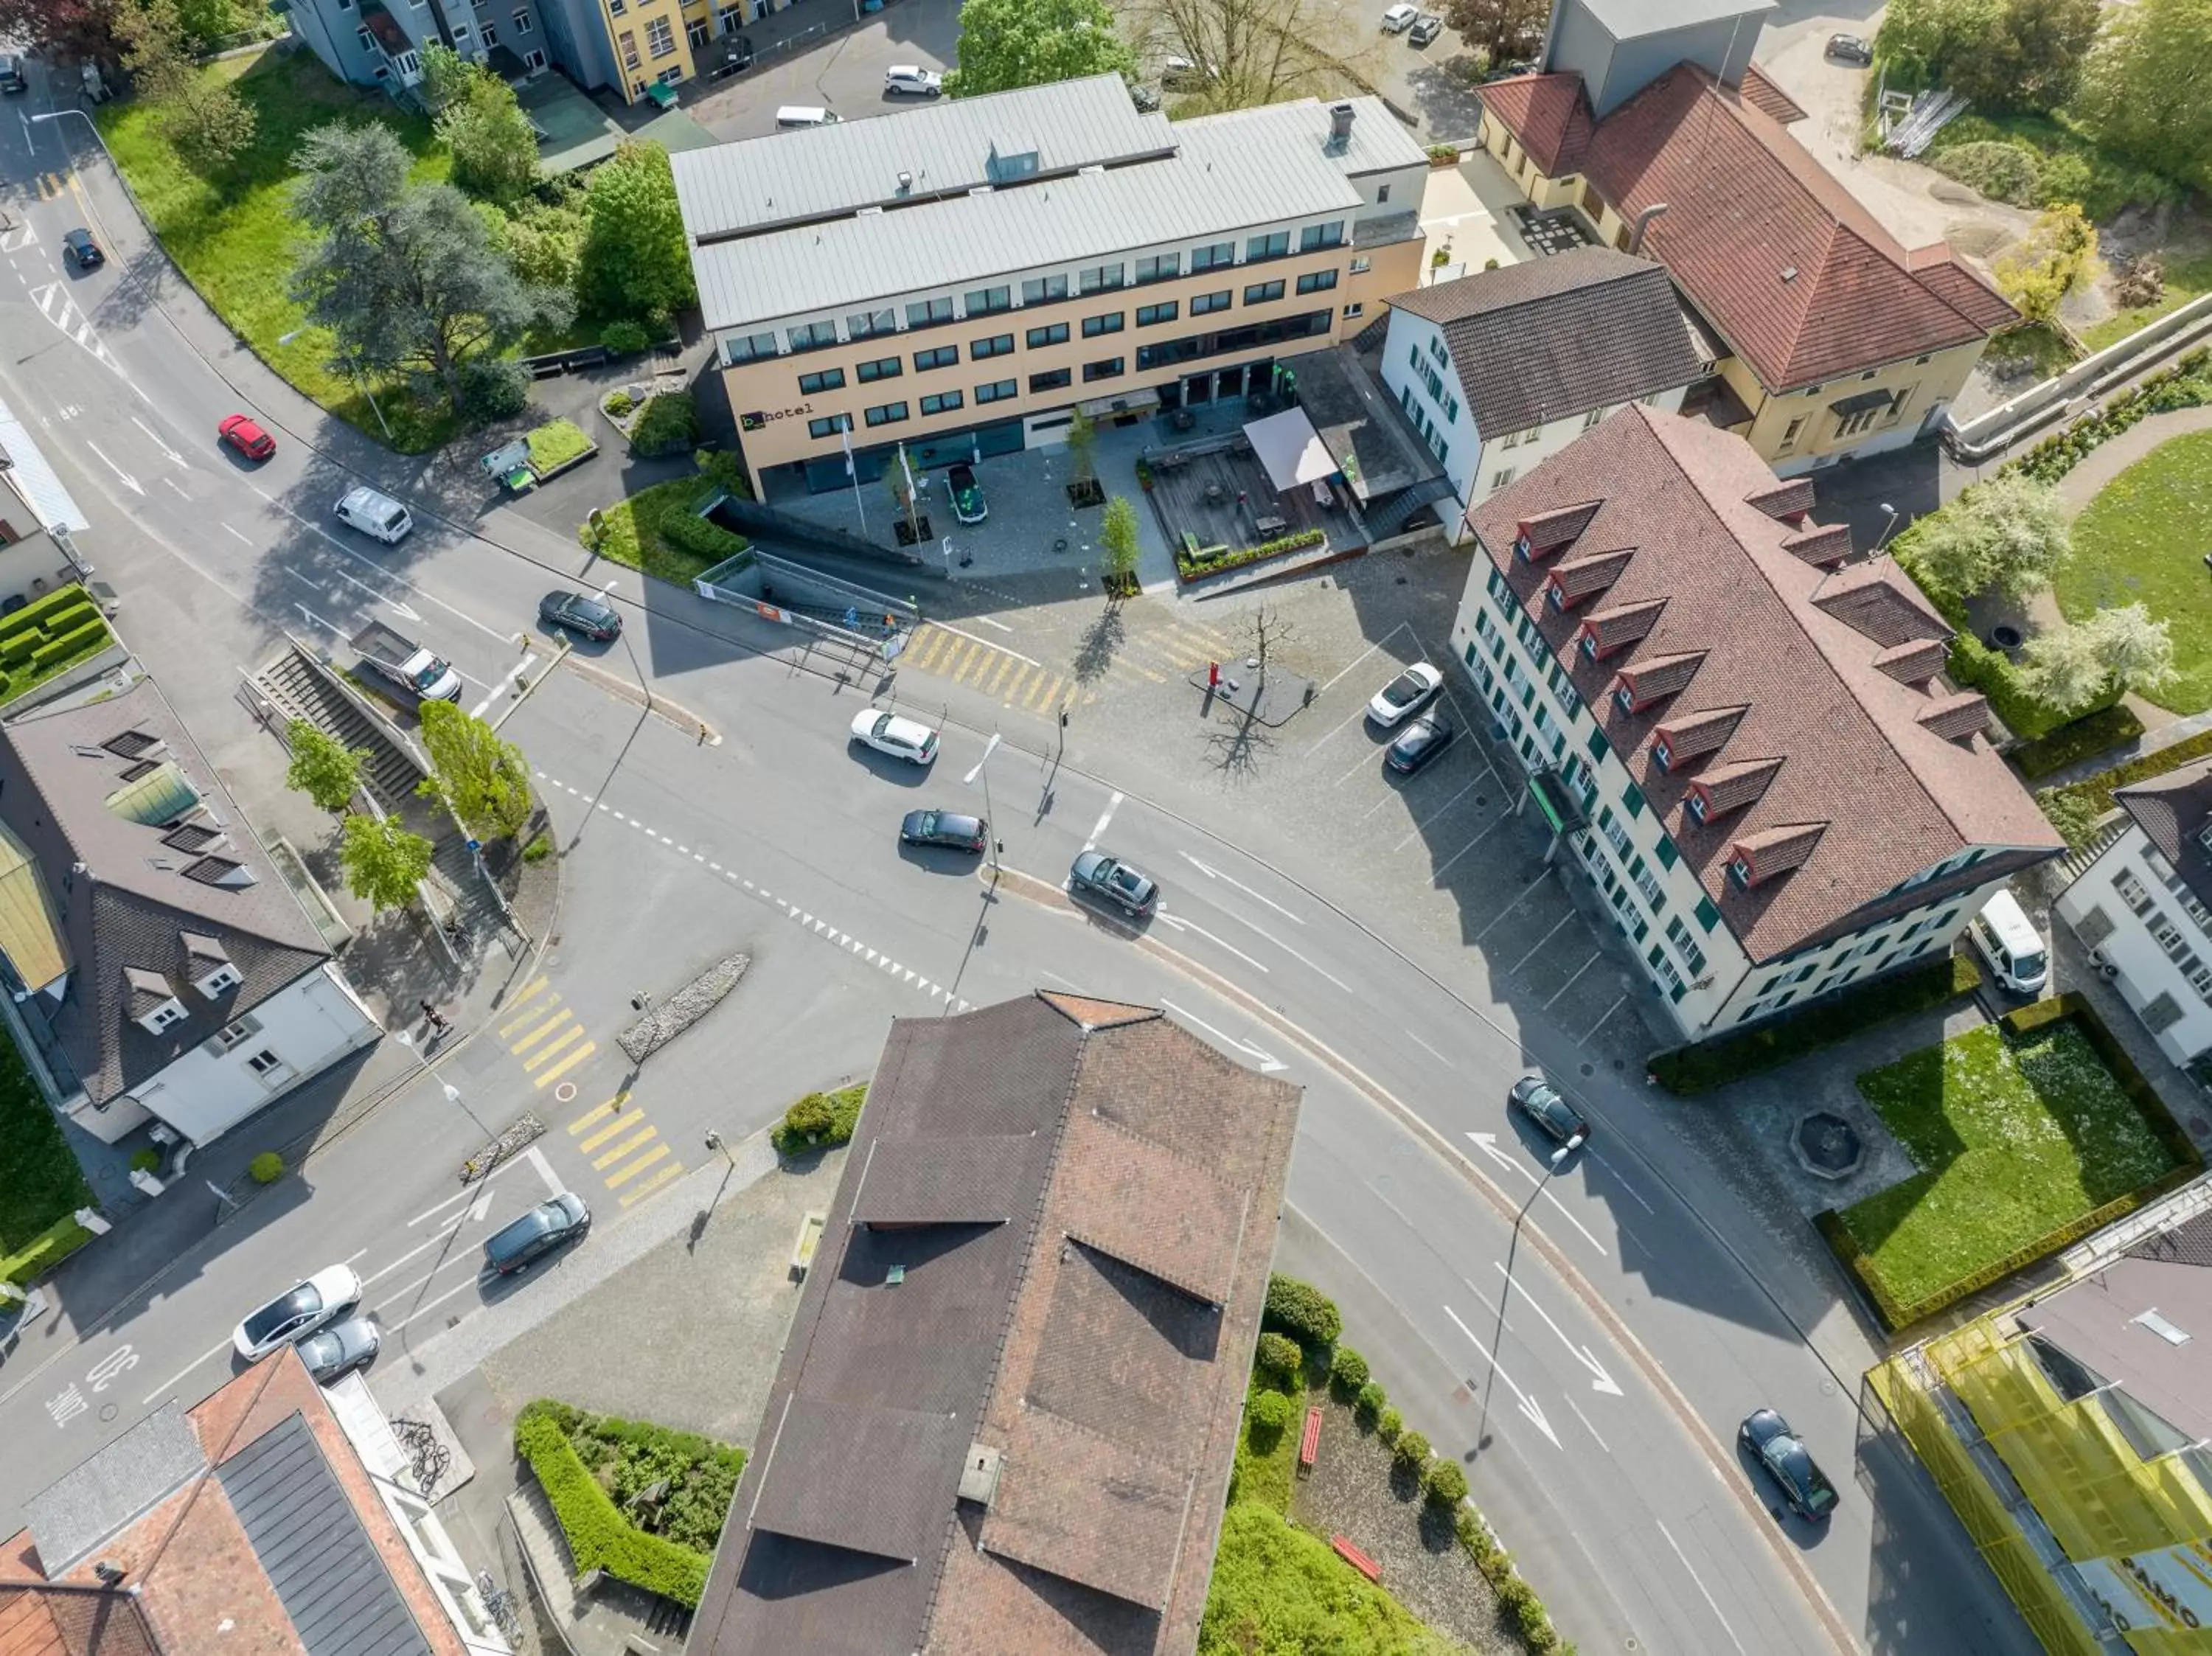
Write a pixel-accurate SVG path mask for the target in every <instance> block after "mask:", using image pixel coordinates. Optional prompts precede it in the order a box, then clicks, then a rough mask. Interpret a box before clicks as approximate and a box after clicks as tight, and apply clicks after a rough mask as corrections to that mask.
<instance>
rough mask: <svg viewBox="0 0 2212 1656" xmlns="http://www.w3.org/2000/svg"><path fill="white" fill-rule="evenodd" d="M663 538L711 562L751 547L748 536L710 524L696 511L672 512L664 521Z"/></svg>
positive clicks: (661, 532) (678, 547)
mask: <svg viewBox="0 0 2212 1656" xmlns="http://www.w3.org/2000/svg"><path fill="white" fill-rule="evenodd" d="M660 538H661V539H662V540H664V541H666V542H667V543H669V544H670V545H671V546H672V547H674V548H676V549H678V551H680V552H689V553H690V554H691V555H692V556H693V557H695V558H704V559H706V560H707V561H708V562H709V563H720V562H721V561H722V560H723V559H725V558H734V557H736V556H737V555H738V553H740V552H742V551H744V549H745V548H746V546H747V545H748V544H749V543H748V542H747V541H746V539H745V537H744V536H742V535H734V534H732V533H731V532H730V531H728V530H726V529H725V528H723V527H722V525H720V524H718V523H710V522H709V521H708V520H707V519H704V518H702V517H700V516H699V515H698V514H697V513H692V512H671V513H669V514H668V515H667V516H666V517H665V518H663V519H661V520H660Z"/></svg>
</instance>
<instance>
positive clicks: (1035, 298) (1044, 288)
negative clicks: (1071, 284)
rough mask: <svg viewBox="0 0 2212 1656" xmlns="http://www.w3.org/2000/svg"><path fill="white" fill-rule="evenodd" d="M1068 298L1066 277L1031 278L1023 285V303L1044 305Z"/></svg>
mask: <svg viewBox="0 0 2212 1656" xmlns="http://www.w3.org/2000/svg"><path fill="white" fill-rule="evenodd" d="M1066 297H1067V278H1066V276H1031V277H1030V279H1029V280H1028V281H1027V282H1024V283H1022V303H1023V304H1024V305H1042V304H1045V303H1047V302H1048V301H1049V300H1055V299H1066Z"/></svg>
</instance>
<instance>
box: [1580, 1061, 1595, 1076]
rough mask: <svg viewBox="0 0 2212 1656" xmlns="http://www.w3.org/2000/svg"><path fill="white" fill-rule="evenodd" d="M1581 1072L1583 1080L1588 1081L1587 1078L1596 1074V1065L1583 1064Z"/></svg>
mask: <svg viewBox="0 0 2212 1656" xmlns="http://www.w3.org/2000/svg"><path fill="white" fill-rule="evenodd" d="M1582 1071H1583V1078H1584V1079H1588V1078H1589V1077H1591V1076H1594V1075H1595V1074H1596V1073H1597V1065H1595V1064H1585V1065H1583V1066H1582Z"/></svg>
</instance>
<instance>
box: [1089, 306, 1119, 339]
mask: <svg viewBox="0 0 2212 1656" xmlns="http://www.w3.org/2000/svg"><path fill="white" fill-rule="evenodd" d="M1119 332H1121V312H1119V311H1110V312H1108V313H1107V314H1106V315H1104V316H1086V317H1085V318H1083V337H1085V339H1096V338H1097V337H1098V336H1099V335H1100V334H1105V333H1119Z"/></svg>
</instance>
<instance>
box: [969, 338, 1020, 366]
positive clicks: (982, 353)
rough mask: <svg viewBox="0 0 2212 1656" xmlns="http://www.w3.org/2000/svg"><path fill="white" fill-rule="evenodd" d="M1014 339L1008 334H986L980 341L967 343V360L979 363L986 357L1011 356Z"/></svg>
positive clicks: (975, 340) (972, 340) (973, 340)
mask: <svg viewBox="0 0 2212 1656" xmlns="http://www.w3.org/2000/svg"><path fill="white" fill-rule="evenodd" d="M1013 354H1014V337H1013V335H1012V334H1010V333H994V334H986V335H985V336H984V337H982V338H981V339H971V340H969V342H968V360H969V361H971V362H981V361H982V360H983V359H984V358H985V357H987V356H1012V355H1013Z"/></svg>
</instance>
